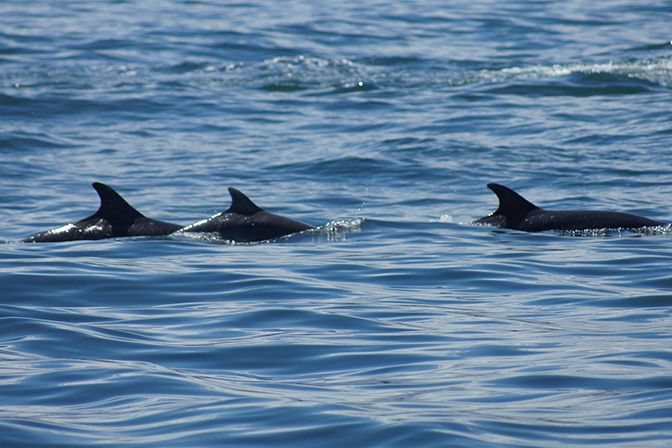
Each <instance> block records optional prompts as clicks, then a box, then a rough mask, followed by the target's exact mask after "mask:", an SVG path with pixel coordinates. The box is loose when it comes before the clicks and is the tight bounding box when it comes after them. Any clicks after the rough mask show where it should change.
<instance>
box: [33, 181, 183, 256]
mask: <svg viewBox="0 0 672 448" xmlns="http://www.w3.org/2000/svg"><path fill="white" fill-rule="evenodd" d="M93 188H95V189H96V191H97V192H98V195H99V196H100V207H99V208H98V211H97V212H96V213H94V214H93V215H91V216H89V217H87V218H84V219H82V220H80V221H77V222H75V223H71V224H66V225H64V226H62V227H58V228H55V229H51V230H47V231H46V232H42V233H38V234H35V235H33V236H30V237H28V238H26V239H24V240H23V242H25V243H55V242H62V241H76V240H101V239H104V238H117V237H125V236H161V235H168V234H170V233H173V232H175V231H176V230H178V229H180V228H181V227H182V226H180V225H177V224H171V223H168V222H162V221H156V220H154V219H150V218H147V217H146V216H144V215H143V214H142V213H140V212H139V211H137V210H136V209H135V208H133V207H132V206H131V205H130V204H129V203H128V202H126V200H124V198H122V197H121V196H120V195H119V193H117V192H116V191H114V190H113V189H112V188H110V187H108V186H107V185H105V184H101V183H99V182H94V183H93Z"/></svg>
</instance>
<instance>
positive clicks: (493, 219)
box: [474, 184, 664, 232]
mask: <svg viewBox="0 0 672 448" xmlns="http://www.w3.org/2000/svg"><path fill="white" fill-rule="evenodd" d="M488 188H489V189H491V190H492V191H493V192H494V193H495V194H496V195H497V197H498V198H499V208H497V210H495V212H494V213H493V214H491V215H489V216H485V217H483V218H480V219H478V220H476V221H474V224H490V225H493V226H496V227H504V228H507V229H514V230H524V231H526V232H541V231H544V230H592V229H637V228H640V227H653V226H661V225H664V223H662V222H659V221H654V220H652V219H648V218H644V217H643V216H637V215H632V214H630V213H620V212H603V211H593V210H566V211H556V210H544V209H543V208H540V207H537V206H536V205H534V204H532V203H531V202H529V201H528V200H526V199H525V198H523V197H522V196H521V195H519V194H518V193H516V192H515V191H513V190H511V189H510V188H507V187H505V186H503V185H499V184H488Z"/></svg>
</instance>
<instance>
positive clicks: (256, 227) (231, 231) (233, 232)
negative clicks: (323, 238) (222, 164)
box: [180, 188, 314, 243]
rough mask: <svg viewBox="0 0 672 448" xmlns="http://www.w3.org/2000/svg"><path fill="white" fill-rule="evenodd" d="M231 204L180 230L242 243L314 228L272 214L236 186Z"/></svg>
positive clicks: (274, 237)
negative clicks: (211, 234) (221, 210)
mask: <svg viewBox="0 0 672 448" xmlns="http://www.w3.org/2000/svg"><path fill="white" fill-rule="evenodd" d="M229 193H230V194H231V207H229V209H228V210H226V211H225V212H222V213H219V214H217V215H215V216H213V217H211V218H208V219H206V220H203V221H199V222H197V223H194V224H191V225H188V226H186V227H184V228H183V229H181V230H180V232H189V233H202V232H204V233H214V234H217V236H218V237H219V238H221V239H223V240H227V241H234V242H239V243H251V242H256V241H266V240H273V239H276V238H279V237H281V236H285V235H290V234H292V233H297V232H303V231H304V230H310V229H313V228H314V227H312V226H310V225H308V224H304V223H302V222H299V221H294V220H293V219H289V218H285V217H284V216H278V215H275V214H273V213H269V212H267V211H265V210H263V209H262V208H260V207H258V206H257V205H256V204H255V203H254V202H252V201H251V200H250V199H249V198H248V197H247V196H245V195H244V194H243V193H241V192H240V191H238V190H236V189H235V188H229Z"/></svg>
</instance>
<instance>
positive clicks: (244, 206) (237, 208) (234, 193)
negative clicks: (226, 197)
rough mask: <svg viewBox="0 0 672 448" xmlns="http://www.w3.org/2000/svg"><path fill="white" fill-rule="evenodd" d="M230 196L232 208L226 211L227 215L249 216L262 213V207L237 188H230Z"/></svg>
mask: <svg viewBox="0 0 672 448" xmlns="http://www.w3.org/2000/svg"><path fill="white" fill-rule="evenodd" d="M229 194H230V195H231V207H229V209H228V210H227V211H226V212H227V213H238V214H239V215H247V216H249V215H254V214H255V213H257V212H260V211H262V209H261V207H259V206H257V204H255V203H254V202H252V201H251V200H250V198H248V197H247V196H245V195H244V194H243V193H242V192H240V191H238V190H236V189H235V188H233V187H229Z"/></svg>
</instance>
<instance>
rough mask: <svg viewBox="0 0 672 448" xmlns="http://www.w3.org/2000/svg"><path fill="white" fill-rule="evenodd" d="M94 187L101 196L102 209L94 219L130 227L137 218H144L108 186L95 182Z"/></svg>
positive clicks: (99, 209)
mask: <svg viewBox="0 0 672 448" xmlns="http://www.w3.org/2000/svg"><path fill="white" fill-rule="evenodd" d="M92 185H93V188H95V189H96V191H97V192H98V196H100V207H99V208H98V211H97V212H96V213H95V214H94V215H92V217H96V218H103V219H106V220H107V221H109V222H110V224H112V225H113V226H115V225H130V224H131V223H132V222H133V221H135V220H136V219H137V218H142V217H143V216H144V215H143V214H142V213H140V212H139V211H137V210H136V209H135V208H133V206H131V204H129V203H128V202H126V200H125V199H124V198H122V197H121V195H120V194H119V193H117V192H116V191H114V190H113V189H112V188H110V187H108V186H107V185H105V184H101V183H100V182H94V183H93V184H92Z"/></svg>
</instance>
